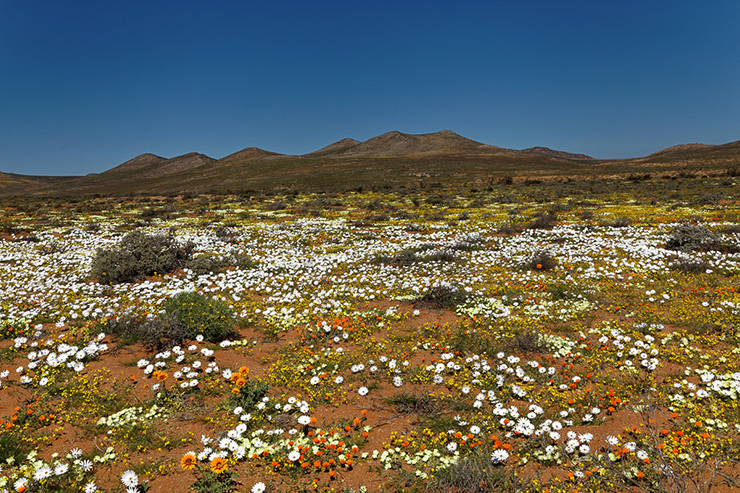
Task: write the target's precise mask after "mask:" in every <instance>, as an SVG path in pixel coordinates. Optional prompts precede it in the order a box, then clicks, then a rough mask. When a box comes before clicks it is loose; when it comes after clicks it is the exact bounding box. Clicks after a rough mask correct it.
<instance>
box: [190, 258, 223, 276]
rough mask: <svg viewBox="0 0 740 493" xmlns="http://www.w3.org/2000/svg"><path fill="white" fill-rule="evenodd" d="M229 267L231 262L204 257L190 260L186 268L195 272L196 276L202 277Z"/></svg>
mask: <svg viewBox="0 0 740 493" xmlns="http://www.w3.org/2000/svg"><path fill="white" fill-rule="evenodd" d="M228 265H229V262H228V261H226V260H224V259H220V258H216V257H213V256H202V257H196V258H193V259H190V260H188V261H187V263H186V264H185V267H186V268H188V269H190V270H191V271H193V272H194V273H195V274H196V275H198V276H202V275H203V274H209V273H211V272H218V271H219V270H221V269H223V268H225V267H227V266H228Z"/></svg>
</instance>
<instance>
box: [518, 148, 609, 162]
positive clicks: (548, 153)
mask: <svg viewBox="0 0 740 493" xmlns="http://www.w3.org/2000/svg"><path fill="white" fill-rule="evenodd" d="M522 152H534V153H536V154H544V155H546V156H553V157H560V158H563V159H574V160H576V161H594V160H595V159H594V158H592V157H591V156H587V155H585V154H573V153H570V152H564V151H556V150H554V149H550V148H549V147H530V148H528V149H522Z"/></svg>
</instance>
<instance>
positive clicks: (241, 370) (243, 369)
mask: <svg viewBox="0 0 740 493" xmlns="http://www.w3.org/2000/svg"><path fill="white" fill-rule="evenodd" d="M247 373H249V368H247V367H246V366H242V367H241V368H239V374H240V375H241V376H243V377H245V376H247Z"/></svg>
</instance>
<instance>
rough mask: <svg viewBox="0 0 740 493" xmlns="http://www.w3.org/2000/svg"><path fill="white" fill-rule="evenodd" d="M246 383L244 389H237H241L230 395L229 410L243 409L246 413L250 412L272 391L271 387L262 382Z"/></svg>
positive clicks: (252, 381)
mask: <svg viewBox="0 0 740 493" xmlns="http://www.w3.org/2000/svg"><path fill="white" fill-rule="evenodd" d="M246 382H247V383H245V384H244V385H243V386H242V387H235V388H238V389H239V392H238V393H235V392H232V393H231V394H230V395H229V402H228V406H229V408H231V409H235V408H237V407H242V408H243V409H244V412H249V411H250V410H251V409H252V408H253V407H254V406H256V405H257V404H258V403H259V402H260V401H261V400H262V398H263V397H264V396H266V395H267V392H268V391H269V390H270V386H269V385H268V384H267V383H265V382H263V381H262V380H247V381H246Z"/></svg>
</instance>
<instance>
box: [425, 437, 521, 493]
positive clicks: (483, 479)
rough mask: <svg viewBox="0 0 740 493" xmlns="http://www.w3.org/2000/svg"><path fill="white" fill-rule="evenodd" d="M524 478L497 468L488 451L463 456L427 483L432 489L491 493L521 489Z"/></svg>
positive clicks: (466, 492) (459, 492)
mask: <svg viewBox="0 0 740 493" xmlns="http://www.w3.org/2000/svg"><path fill="white" fill-rule="evenodd" d="M522 481H524V480H523V479H522V478H520V477H518V476H516V475H515V474H514V472H513V471H511V470H508V469H504V468H500V467H495V466H494V465H492V464H491V458H490V456H489V455H488V454H486V453H485V452H483V449H482V448H479V449H478V451H477V452H474V453H471V454H469V455H467V456H465V457H463V458H461V459H460V460H459V461H458V462H457V463H456V464H453V465H451V466H450V467H448V468H445V469H442V470H440V472H439V474H438V475H437V476H436V477H435V478H434V480H433V481H432V482H431V483H430V484H429V485H428V489H427V491H431V492H443V491H444V492H453V491H454V492H456V493H488V492H491V491H522V490H521V489H520V488H521V487H522V486H524V483H523V482H522Z"/></svg>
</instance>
